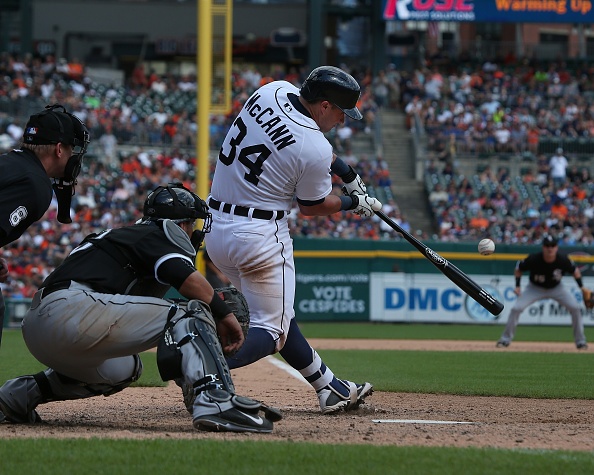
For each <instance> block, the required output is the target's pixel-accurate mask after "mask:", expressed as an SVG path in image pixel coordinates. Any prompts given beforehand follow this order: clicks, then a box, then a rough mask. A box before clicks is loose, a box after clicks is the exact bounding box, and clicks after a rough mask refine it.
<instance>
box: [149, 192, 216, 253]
mask: <svg viewBox="0 0 594 475" xmlns="http://www.w3.org/2000/svg"><path fill="white" fill-rule="evenodd" d="M143 212H144V219H148V220H151V221H156V220H159V219H171V220H172V221H174V222H176V223H181V222H184V221H194V220H196V219H202V220H203V222H204V223H203V226H202V229H201V230H195V231H194V233H193V234H192V238H191V240H192V244H194V248H195V249H196V250H197V249H198V248H199V247H200V245H201V244H202V240H203V239H204V235H205V234H206V233H208V232H210V226H211V223H212V215H211V214H210V212H209V211H208V206H207V204H206V202H204V200H202V199H201V198H200V197H199V196H198V195H197V194H195V193H192V192H191V191H190V190H188V189H187V188H186V187H185V186H184V185H183V184H181V183H169V184H168V185H167V186H158V187H157V188H155V189H154V190H153V191H151V192H150V193H149V195H148V196H147V198H146V200H145V202H144V211H143Z"/></svg>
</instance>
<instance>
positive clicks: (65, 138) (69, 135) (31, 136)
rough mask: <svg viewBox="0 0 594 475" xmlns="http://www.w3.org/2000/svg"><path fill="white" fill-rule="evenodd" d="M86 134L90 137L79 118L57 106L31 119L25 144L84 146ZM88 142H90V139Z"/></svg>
mask: <svg viewBox="0 0 594 475" xmlns="http://www.w3.org/2000/svg"><path fill="white" fill-rule="evenodd" d="M84 132H86V134H87V136H88V132H87V131H86V128H85V127H84V125H83V124H82V122H81V121H80V120H79V119H78V118H77V117H75V116H73V115H72V114H69V113H68V112H66V110H65V109H64V107H62V106H60V105H59V104H55V105H53V106H47V107H46V108H45V110H43V111H41V112H39V113H37V114H33V115H32V116H31V117H29V121H28V122H27V125H26V126H25V133H24V134H23V142H24V143H26V144H31V145H48V144H55V143H63V144H66V145H81V146H82V145H83V142H84V141H85V139H84V137H83V135H84ZM86 141H87V142H88V138H87V139H86Z"/></svg>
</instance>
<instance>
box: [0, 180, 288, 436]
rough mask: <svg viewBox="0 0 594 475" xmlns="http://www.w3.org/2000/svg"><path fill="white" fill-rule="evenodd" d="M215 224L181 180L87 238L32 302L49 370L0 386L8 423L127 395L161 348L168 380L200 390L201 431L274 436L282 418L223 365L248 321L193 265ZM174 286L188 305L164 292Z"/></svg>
mask: <svg viewBox="0 0 594 475" xmlns="http://www.w3.org/2000/svg"><path fill="white" fill-rule="evenodd" d="M196 219H202V220H203V226H202V229H201V230H195V231H194V223H195V221H196ZM210 224H211V215H210V213H209V212H208V207H207V205H206V203H205V202H204V201H203V200H201V199H200V198H199V197H198V196H197V195H195V194H194V193H192V192H191V191H190V190H188V189H186V188H184V187H183V185H181V184H175V183H174V184H169V185H167V186H165V187H158V188H156V189H155V190H154V191H153V192H152V193H151V194H149V195H148V197H147V199H146V201H145V204H144V218H143V219H142V220H141V221H140V222H138V223H136V224H134V225H132V226H126V227H122V228H119V229H112V230H107V231H104V232H102V233H100V234H91V235H90V236H87V238H86V239H85V240H84V241H83V242H82V243H81V244H80V245H79V246H78V247H77V248H75V249H74V250H73V251H72V252H71V254H70V255H69V256H68V258H67V259H65V260H64V262H63V263H62V264H61V265H60V266H59V267H57V268H56V269H55V270H54V272H52V273H51V274H50V275H49V276H48V277H47V279H46V280H45V281H44V283H43V286H42V288H41V289H40V290H39V291H38V292H37V293H36V294H35V296H34V298H33V301H32V304H31V308H30V310H29V311H28V312H27V314H26V315H25V318H24V320H23V328H22V329H23V338H24V340H25V343H26V344H27V347H28V348H29V350H30V351H31V353H32V354H33V356H35V358H37V359H38V360H39V361H40V362H41V363H43V364H45V365H47V366H48V369H46V370H45V371H41V372H39V373H37V374H34V375H27V376H21V377H19V378H16V379H11V380H9V381H7V382H6V383H5V384H4V385H3V386H2V387H1V388H0V411H1V412H0V420H2V419H4V420H6V421H8V422H13V423H34V422H39V421H40V417H39V415H38V413H37V411H36V410H35V409H36V407H37V406H38V405H40V404H43V403H46V402H50V401H62V400H68V399H81V398H88V397H91V396H98V395H104V396H109V395H111V394H114V393H116V392H119V391H121V390H123V389H124V388H126V387H128V386H129V385H130V384H131V383H132V382H133V381H136V380H137V379H138V378H139V376H140V374H141V371H142V363H141V361H140V358H139V356H138V353H140V352H142V351H146V350H149V349H151V348H155V347H157V364H158V366H159V371H160V373H161V376H162V377H163V379H164V380H170V379H175V380H176V382H177V383H178V384H179V385H180V386H184V387H186V388H187V387H190V388H193V389H192V390H193V394H192V395H191V396H192V397H188V396H189V395H188V394H184V396H185V401H186V406H187V409H188V411H189V412H190V413H191V414H192V417H193V424H194V427H195V428H197V429H201V430H219V431H233V432H271V431H272V428H273V421H276V420H279V419H280V413H279V412H278V411H277V410H275V409H272V408H269V407H267V406H265V405H263V404H261V403H260V402H258V401H255V400H253V399H249V398H246V397H241V396H237V395H236V394H235V388H234V386H233V382H232V380H231V375H230V372H229V367H228V366H227V363H226V361H225V357H224V353H226V354H229V353H233V352H235V351H237V350H238V349H239V348H240V347H241V345H242V344H243V341H244V335H243V333H242V330H241V327H240V325H239V323H238V321H237V319H236V317H235V315H234V314H233V313H232V312H231V311H230V309H229V307H228V305H227V304H226V303H225V302H224V301H223V300H221V298H220V297H219V296H218V294H217V293H216V292H214V290H213V288H212V287H211V285H210V284H209V283H208V282H207V281H206V279H205V278H204V277H203V276H202V274H200V273H199V272H198V271H197V270H196V268H195V267H194V259H195V256H196V251H197V249H198V248H199V246H200V244H201V243H202V240H203V238H204V234H205V233H208V232H209V231H210ZM170 287H174V288H176V289H177V290H178V291H179V293H180V294H181V295H182V296H184V297H185V298H187V299H189V300H188V301H185V302H183V303H177V304H175V303H172V302H170V301H168V300H165V299H163V296H164V295H165V293H166V292H167V291H168V290H169V289H170ZM219 339H220V340H219ZM180 393H181V391H180Z"/></svg>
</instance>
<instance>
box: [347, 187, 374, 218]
mask: <svg viewBox="0 0 594 475" xmlns="http://www.w3.org/2000/svg"><path fill="white" fill-rule="evenodd" d="M350 196H351V198H353V205H354V204H355V203H357V205H356V206H355V207H354V208H353V213H355V214H358V215H359V216H365V217H366V218H369V217H371V216H373V214H374V213H375V212H376V211H379V210H381V209H382V204H381V202H380V201H379V200H378V199H376V198H372V197H371V196H369V195H367V194H364V195H360V194H357V193H351V194H350Z"/></svg>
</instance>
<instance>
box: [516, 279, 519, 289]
mask: <svg viewBox="0 0 594 475" xmlns="http://www.w3.org/2000/svg"><path fill="white" fill-rule="evenodd" d="M519 286H520V277H516V287H519Z"/></svg>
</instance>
